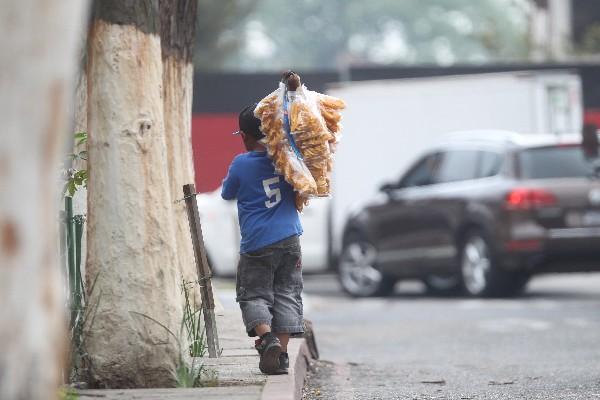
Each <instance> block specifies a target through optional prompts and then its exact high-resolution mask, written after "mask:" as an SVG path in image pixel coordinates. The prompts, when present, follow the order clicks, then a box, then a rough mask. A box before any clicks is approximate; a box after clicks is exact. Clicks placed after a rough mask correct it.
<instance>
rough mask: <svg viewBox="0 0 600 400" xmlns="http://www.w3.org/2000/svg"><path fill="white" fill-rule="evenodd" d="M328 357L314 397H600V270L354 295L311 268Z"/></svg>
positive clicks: (309, 390) (312, 381) (309, 392)
mask: <svg viewBox="0 0 600 400" xmlns="http://www.w3.org/2000/svg"><path fill="white" fill-rule="evenodd" d="M305 293H306V296H305V303H306V307H305V308H306V310H305V314H306V317H307V318H308V319H311V320H312V321H313V323H314V326H315V331H316V336H317V341H318V344H319V350H320V352H321V360H325V361H319V362H317V363H315V372H314V373H313V374H311V375H310V377H309V380H308V384H307V385H306V387H305V399H343V400H351V399H369V400H371V399H373V400H375V399H586V400H587V399H592V400H593V399H599V400H600V274H594V275H592V274H577V275H550V276H543V277H539V278H536V279H534V280H533V281H532V282H531V283H530V286H529V289H528V290H527V292H526V294H525V295H524V296H523V297H520V298H516V299H508V300H479V299H466V298H431V297H427V296H426V295H424V294H423V291H422V287H421V286H420V285H418V284H411V283H401V284H400V285H399V287H398V288H397V293H396V294H395V295H394V296H392V297H389V298H378V299H361V300H355V299H351V298H348V297H346V296H345V295H344V294H343V293H342V292H341V290H340V289H339V285H338V283H337V281H336V280H335V278H334V277H333V276H326V277H323V276H306V277H305Z"/></svg>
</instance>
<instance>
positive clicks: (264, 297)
mask: <svg viewBox="0 0 600 400" xmlns="http://www.w3.org/2000/svg"><path fill="white" fill-rule="evenodd" d="M302 288H303V283H302V257H301V252H300V241H299V239H298V236H292V237H289V238H287V239H284V240H282V241H280V242H277V243H274V244H271V245H268V246H265V247H263V248H261V249H258V250H256V251H251V252H248V253H244V254H240V261H239V264H238V269H237V279H236V294H237V297H236V300H237V302H238V303H239V305H240V309H241V310H242V318H243V320H244V325H245V326H246V332H248V336H251V337H252V336H256V332H255V331H254V328H255V327H256V326H258V325H260V324H267V325H269V326H271V331H272V332H274V333H289V334H290V335H299V334H302V333H304V320H303V315H302Z"/></svg>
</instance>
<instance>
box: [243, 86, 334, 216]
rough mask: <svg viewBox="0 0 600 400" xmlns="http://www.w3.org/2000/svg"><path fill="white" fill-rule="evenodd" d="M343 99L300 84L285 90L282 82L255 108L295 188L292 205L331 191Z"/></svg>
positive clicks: (268, 143)
mask: <svg viewBox="0 0 600 400" xmlns="http://www.w3.org/2000/svg"><path fill="white" fill-rule="evenodd" d="M344 107H345V104H344V102H343V101H342V100H340V99H337V98H335V97H332V96H327V95H323V94H321V93H317V92H312V91H310V90H308V89H307V88H306V87H305V86H304V85H302V86H300V87H298V88H296V90H294V91H288V90H287V87H286V85H285V84H284V83H280V84H279V87H278V88H277V90H275V91H274V92H272V93H271V94H269V95H268V96H267V97H265V98H264V99H262V100H261V101H260V102H259V103H258V105H257V107H256V109H255V112H254V114H255V115H256V117H257V118H259V119H260V120H261V130H262V132H263V133H264V134H265V136H266V137H265V138H264V139H263V143H264V144H265V146H266V147H267V151H268V153H269V156H270V157H271V159H272V160H273V164H274V165H275V169H276V171H277V172H278V173H280V174H282V175H283V176H284V178H285V180H286V181H287V182H289V183H290V184H291V185H292V187H293V188H294V190H295V191H296V192H297V193H296V208H298V210H300V211H301V210H302V208H303V207H304V206H305V205H307V204H308V200H309V199H310V198H312V197H316V196H319V197H326V196H328V195H329V194H330V189H331V187H330V173H331V170H332V168H333V152H334V151H335V145H336V144H337V143H338V142H339V140H340V137H341V134H340V132H341V124H340V120H341V114H340V110H341V109H343V108H344Z"/></svg>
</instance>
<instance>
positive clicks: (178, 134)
mask: <svg viewBox="0 0 600 400" xmlns="http://www.w3.org/2000/svg"><path fill="white" fill-rule="evenodd" d="M159 6H160V14H161V21H160V22H161V46H162V58H163V105H164V118H165V136H166V142H167V160H168V165H169V167H168V173H169V183H170V193H171V199H172V202H171V205H172V218H173V221H174V222H175V242H176V245H177V251H176V253H177V257H178V265H179V273H180V276H181V277H182V278H183V279H185V280H186V281H196V280H197V279H198V274H197V272H196V264H195V262H194V250H193V248H192V240H191V237H190V228H189V225H188V220H187V211H186V208H185V202H177V203H175V200H177V199H181V198H182V197H183V194H182V187H183V185H185V184H188V183H194V182H195V179H194V163H193V155H192V136H191V133H192V132H191V130H192V89H193V84H194V82H193V80H194V79H193V78H194V66H193V64H192V52H193V49H194V37H195V30H196V29H195V28H196V9H197V0H160V1H159ZM195 287H196V290H195V292H194V294H195V298H196V300H197V302H199V300H200V292H199V290H198V288H197V286H195Z"/></svg>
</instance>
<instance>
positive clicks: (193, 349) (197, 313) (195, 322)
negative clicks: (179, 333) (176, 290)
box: [181, 279, 206, 357]
mask: <svg viewBox="0 0 600 400" xmlns="http://www.w3.org/2000/svg"><path fill="white" fill-rule="evenodd" d="M195 283H196V282H188V281H186V280H185V279H183V280H182V281H181V291H182V292H183V297H184V300H185V304H184V307H183V325H184V327H185V330H186V333H187V338H188V342H189V343H190V347H189V352H190V357H204V355H205V354H206V340H205V337H204V329H203V326H202V323H201V319H200V317H201V314H202V308H200V309H198V310H194V305H195V304H196V302H195V300H196V299H195V297H192V294H193V291H194V285H195Z"/></svg>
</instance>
